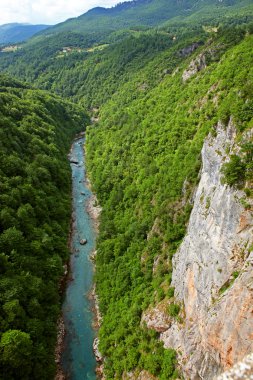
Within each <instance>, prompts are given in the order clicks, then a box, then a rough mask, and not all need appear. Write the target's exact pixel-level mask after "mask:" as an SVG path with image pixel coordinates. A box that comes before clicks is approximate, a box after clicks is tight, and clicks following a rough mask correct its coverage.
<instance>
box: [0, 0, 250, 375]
mask: <svg viewBox="0 0 253 380" xmlns="http://www.w3.org/2000/svg"><path fill="white" fill-rule="evenodd" d="M151 15H152V17H151ZM88 29H89V31H88ZM252 33H253V6H252V4H251V1H248V0H245V1H236V0H226V1H225V0H224V1H215V0H206V1H193V0H191V1H190V0H189V1H163V0H159V1H158V0H140V1H134V2H131V3H123V4H119V5H118V6H116V7H114V8H112V9H109V10H105V9H103V8H95V9H94V10H91V11H90V12H87V13H86V14H85V15H82V16H80V17H79V18H77V19H73V20H69V21H67V22H66V23H63V24H59V25H58V26H56V27H55V28H52V30H50V33H45V34H44V33H41V34H40V36H38V37H36V38H33V39H32V40H30V41H29V42H28V43H27V44H26V45H23V48H22V49H21V50H20V51H18V52H17V53H10V54H8V55H7V54H6V55H2V56H1V57H0V67H1V69H2V70H3V71H7V72H8V73H10V74H12V75H15V76H16V77H19V78H21V79H25V80H26V81H30V82H32V83H33V84H35V85H36V86H38V87H39V88H42V89H47V90H51V91H52V92H54V93H56V94H58V95H61V96H63V97H65V98H66V99H71V100H72V101H74V102H76V103H77V104H78V105H79V106H81V107H82V108H83V109H86V110H88V111H89V112H90V116H92V117H93V120H94V123H93V124H92V125H90V126H89V127H88V128H87V139H86V159H87V165H88V172H89V175H90V179H91V183H92V188H93V190H94V191H95V193H96V194H97V197H98V201H99V204H100V205H101V206H102V209H103V211H102V214H101V218H100V219H101V220H100V231H99V236H98V242H97V256H96V274H95V281H96V289H97V293H98V298H99V307H100V311H101V314H102V325H101V327H100V330H99V350H100V351H101V353H102V355H103V357H104V374H105V377H106V379H111V380H112V379H134V380H136V379H137V380H140V379H145V380H146V379H152V380H154V379H161V380H168V379H176V378H183V376H184V375H183V371H184V366H185V363H184V360H180V359H181V356H182V351H181V350H180V349H178V350H177V351H176V350H175V348H177V347H176V346H175V347H174V346H173V345H171V346H169V348H166V349H165V348H164V346H163V343H162V342H161V340H160V339H159V337H160V336H159V333H160V332H162V331H164V326H161V327H158V328H156V329H148V328H147V326H146V319H145V315H146V313H147V311H149V312H150V310H154V308H155V307H157V306H158V305H159V308H160V313H161V314H162V316H163V318H164V319H165V322H166V323H165V324H167V325H169V326H170V325H173V324H174V325H175V324H177V326H179V330H182V329H183V328H184V327H185V325H186V322H187V321H186V310H185V307H184V303H183V302H182V301H179V300H178V299H177V298H176V296H175V289H174V287H173V286H172V284H171V281H172V276H173V256H174V255H175V253H176V252H177V251H178V248H179V247H180V245H181V243H182V241H183V239H184V237H185V234H186V231H187V226H188V222H189V217H190V215H191V211H192V207H193V203H194V194H195V190H196V186H197V184H198V181H199V179H200V170H201V165H202V162H201V149H202V147H203V143H204V141H205V138H206V137H207V136H208V135H209V136H213V138H214V137H215V136H216V135H217V126H222V128H224V130H226V128H227V126H228V125H231V124H232V125H233V126H234V128H235V131H236V132H235V134H236V147H235V148H234V146H233V149H234V151H233V150H232V147H231V146H229V143H228V144H227V146H224V150H225V151H226V152H227V155H228V157H227V158H226V160H227V161H226V163H225V159H224V166H223V169H222V170H223V171H222V173H223V183H225V184H227V186H228V187H231V188H234V189H240V191H243V192H244V193H243V194H245V195H244V196H245V198H243V200H242V203H243V205H244V206H243V207H245V210H247V211H249V212H251V203H250V202H252V191H253V190H252V180H253V174H252V151H253V148H252V146H253V142H252V132H251V129H252V127H253V125H252V118H253V92H252V88H253V87H252V78H253V71H252V70H253V69H252V62H253V49H252V47H253V35H252ZM3 80H4V79H2V81H3ZM5 81H7V82H3V85H2V86H3V90H2V92H1V96H2V97H3V99H5V98H6V99H7V100H6V101H5V103H4V102H3V104H4V106H3V112H4V117H5V120H7V123H10V127H9V128H8V133H10V132H9V131H12V130H13V134H12V135H10V138H8V139H7V140H6V141H7V142H6V143H4V144H3V147H2V149H7V150H8V152H11V149H14V151H13V153H11V155H10V154H9V156H8V157H7V155H6V151H3V152H4V153H3V155H2V156H3V158H4V159H5V160H6V162H7V163H6V164H5V165H4V166H3V168H2V167H1V170H2V172H3V178H6V180H4V181H3V182H2V183H1V186H3V188H4V189H6V194H5V196H2V192H1V197H3V202H6V203H3V204H4V208H3V210H4V211H3V216H2V212H1V223H3V224H2V230H3V231H4V232H3V233H2V235H1V238H0V248H1V250H2V251H3V258H2V262H3V268H4V269H3V271H4V277H3V281H6V284H7V285H8V284H9V282H8V281H9V280H8V279H9V278H10V276H12V281H13V279H14V280H15V283H17V285H16V291H15V292H13V289H12V291H10V290H8V289H9V288H8V286H7V285H5V282H4V285H3V288H4V289H5V292H7V295H6V298H4V300H3V304H4V306H3V313H4V314H3V322H2V323H3V324H4V328H5V330H6V331H7V332H6V333H4V334H3V335H2V341H1V349H2V351H1V353H2V355H3V358H4V362H3V363H4V368H5V370H6V371H10V372H8V376H10V378H12V377H11V376H13V378H15V374H14V373H15V371H14V372H11V371H13V368H18V365H20V364H21V362H22V363H25V365H23V366H22V370H23V371H24V373H23V374H22V376H23V378H24V379H25V378H26V377H28V378H38V379H39V378H41V379H43V378H45V372H43V369H42V366H43V365H44V364H43V363H45V361H46V358H47V357H48V355H49V356H50V355H51V356H52V353H53V349H52V347H53V344H54V341H55V330H54V324H52V323H51V322H52V320H53V323H54V322H55V318H56V316H57V313H58V306H57V307H55V305H58V301H59V296H58V295H57V292H56V290H57V289H56V287H53V286H51V283H54V284H55V283H56V282H57V281H58V279H59V276H60V274H61V273H62V262H63V261H64V260H65V259H66V257H67V256H66V255H67V252H66V237H67V230H68V219H67V216H68V215H69V198H67V196H68V195H69V180H68V179H67V177H66V173H67V166H66V167H65V166H64V165H67V164H66V162H64V161H63V162H62V161H61V164H60V160H63V156H64V154H66V149H67V147H68V144H69V139H70V137H71V136H72V135H73V134H72V132H73V130H76V125H77V124H76V122H78V123H79V122H80V119H79V116H78V115H79V113H78V112H79V109H77V108H75V107H74V106H73V105H71V104H70V103H67V104H65V103H63V101H60V100H59V99H58V98H55V97H53V96H52V95H49V94H48V93H46V94H44V93H43V92H41V91H39V90H34V89H31V88H29V87H28V86H25V85H22V84H20V83H18V82H15V83H14V84H13V85H8V80H7V79H6V80H5ZM31 94H32V95H31ZM48 98H50V101H49V100H47V101H46V99H48ZM12 103H13V104H14V105H15V109H14V108H13V107H11V108H10V107H9V105H10V104H12ZM7 105H8V107H9V108H8V110H7ZM62 107H64V109H65V107H66V109H67V111H63V108H62ZM1 109H2V108H1ZM26 112H27V113H28V115H27V114H26ZM62 112H63V113H62ZM64 112H67V113H64ZM35 113H36V116H35V115H34V114H35ZM53 115H56V116H53ZM70 118H71V119H72V121H71V122H70V121H69V120H70ZM41 119H42V121H43V122H41ZM2 120H3V119H2ZM30 121H32V122H31V123H30ZM59 121H60V123H59ZM13 123H15V125H13ZM81 124H83V123H81ZM7 125H9V124H7ZM38 125H39V126H40V127H38ZM48 125H50V126H51V127H49V126H48ZM67 125H73V129H71V130H72V132H71V130H70V129H69V128H67ZM79 127H80V123H79ZM31 128H32V129H31ZM54 132H55V133H54ZM3 136H4V138H5V139H6V136H7V134H6V132H5V133H4V134H3ZM245 136H246V137H247V138H246V140H247V141H246V142H245ZM34 139H35V140H34ZM231 141H232V140H231ZM45 142H46V144H45ZM1 143H2V139H1ZM23 146H25V147H26V149H25V150H24V149H23V150H22V147H23ZM37 150H38V152H37ZM217 155H220V156H221V155H222V153H221V152H220V151H219V150H218V151H217ZM230 156H231V157H230ZM21 159H22V160H24V162H25V165H24V164H22V165H21V161H20V160H21ZM10 160H11V161H10ZM13 162H15V164H13ZM41 164H43V165H42V167H40V165H41ZM37 166H39V168H37ZM5 168H6V169H5ZM63 168H64V169H63ZM5 170H6V171H5ZM8 170H9V171H8ZM23 181H24V182H23ZM42 183H43V186H42ZM44 187H45V188H44ZM16 188H17V189H18V190H16ZM23 188H24V189H23ZM14 189H15V190H14ZM19 189H20V190H19ZM9 198H10V199H9ZM0 199H1V198H0ZM34 199H36V202H35V201H34ZM42 199H43V201H42ZM8 202H9V203H8ZM37 202H38V203H37ZM41 202H43V207H42V203H41ZM201 202H202V203H203V202H205V213H208V210H209V207H210V199H205V197H204V195H203V199H202V200H201ZM203 204H204V203H203ZM52 205H54V207H52ZM56 205H57V208H55V207H56ZM33 209H34V210H33ZM14 215H17V217H15V218H14ZM31 220H33V222H32V223H31ZM39 220H41V224H40V222H39ZM33 226H35V227H33ZM59 235H61V239H59ZM10 239H11V240H10ZM9 241H13V243H12V244H9ZM245 244H246V242H245ZM21 247H24V248H22V249H21ZM64 247H65V248H64ZM8 250H9V251H8ZM22 252H25V255H23V254H22ZM32 252H34V253H32ZM52 252H54V253H53V255H52ZM203 254H204V253H203ZM6 255H8V256H10V258H9V259H8V260H7V258H6ZM35 255H36V256H35ZM26 257H28V258H29V259H28V260H27V259H26ZM241 257H242V255H241V256H240V260H242V258H241ZM37 262H39V265H36V263H37ZM34 267H35V269H33V268H34ZM199 267H201V263H200V264H199ZM13 268H14V269H13ZM16 268H21V270H20V271H19V273H17V269H16ZM219 270H220V271H221V272H222V270H223V268H219ZM218 273H219V272H218ZM233 273H236V275H234V277H233V281H234V280H235V279H236V278H237V277H238V276H239V272H238V271H235V270H234V272H233ZM49 275H50V276H51V278H50V279H48V276H49ZM24 278H25V281H24ZM45 279H47V283H46V285H45ZM22 281H23V282H22ZM50 281H51V282H50ZM182 281H183V279H182ZM233 281H231V280H230V282H228V283H229V286H231V285H232V284H233ZM228 283H226V284H225V285H226V287H225V288H222V287H221V289H222V290H221V293H222V294H223V293H224V289H225V291H226V290H227V289H228V288H229V286H228V285H227V284H228ZM27 284H28V285H27ZM29 284H31V287H29V286H30V285H29ZM35 285H36V286H35ZM24 286H27V292H28V294H30V293H31V294H30V295H29V297H30V298H28V301H27V298H25V297H27V296H24V295H23V294H24V293H25V292H24V291H23V287H24ZM31 288H33V289H35V290H36V289H37V290H36V292H35V293H34V290H33V292H32V291H31ZM6 289H7V290H6ZM29 292H30V293H29ZM4 294H5V293H4ZM22 297H23V298H22ZM46 299H47V300H48V299H49V300H50V302H51V303H50V302H49V303H48V304H47V306H44V303H45V300H46ZM30 302H31V303H32V305H35V306H36V307H35V306H34V307H33V306H31V307H30V306H29V305H30ZM6 305H7V306H6ZM48 308H50V313H49V312H48ZM33 310H36V312H35V311H34V313H35V314H33ZM35 315H36V316H37V315H39V319H40V320H39V321H38V320H37V317H35ZM20 316H21V317H20ZM154 318H155V317H154ZM221 318H222V316H221ZM42 320H44V322H41V321H42ZM6 321H7V322H6ZM6 323H7V325H6ZM221 323H222V321H221ZM34 326H35V327H34ZM37 326H39V328H37ZM47 326H49V327H47ZM49 328H51V330H50V329H49ZM9 330H10V331H9ZM13 330H14V332H13ZM16 330H20V331H19V332H17V331H16ZM35 330H36V331H39V336H40V338H41V340H40V343H38V341H37V340H36V339H37V336H36V334H35V333H34V335H33V332H34V331H35ZM46 331H47V333H46ZM16 341H17V342H18V343H17V344H16V345H15V342H16ZM19 342H24V345H26V347H27V349H26V350H25V352H31V350H32V348H31V347H35V348H33V352H34V355H35V358H38V360H37V361H35V362H34V365H33V366H32V369H31V370H29V368H30V360H31V356H30V355H28V356H27V357H26V356H25V353H24V352H21V353H19V351H17V352H18V354H17V355H16V356H15V355H14V352H15V353H16V347H17V345H18V344H19ZM22 346H23V343H22ZM45 346H48V347H49V348H48V351H47V349H46V348H45ZM8 350H9V351H8ZM36 350H37V351H36ZM9 352H11V353H12V352H13V355H9ZM4 355H5V356H4ZM190 355H191V354H190ZM190 355H189V357H188V358H187V360H188V362H190ZM217 355H218V354H217ZM9 357H12V358H13V357H14V358H15V360H14V361H12V362H10V363H9V362H8V360H7V358H9ZM43 360H44V362H43ZM178 362H179V363H180V366H179V365H178ZM13 363H15V364H13ZM17 363H19V364H17ZM231 363H232V361H231ZM231 363H230V365H231ZM232 364H233V363H232ZM15 366H16V367H15ZM208 366H209V367H210V368H212V363H211V361H210V362H208V363H206V367H207V368H208ZM6 368H7V369H6ZM222 369H223V367H222V365H220V367H219V368H218V370H219V371H221V370H222ZM194 370H195V369H194ZM29 371H31V372H29ZM32 371H35V372H36V376H38V377H32V374H34V373H35V372H32ZM44 371H48V372H47V373H46V377H47V378H52V374H53V366H48V367H47V369H44ZM196 371H198V368H197V369H196ZM6 373H7V372H6ZM9 373H10V375H9ZM38 374H39V375H38ZM42 374H44V375H42ZM211 375H212V374H211ZM211 375H210V376H211ZM43 376H44V377H43ZM209 378H211V377H209ZM209 378H208V379H209Z"/></svg>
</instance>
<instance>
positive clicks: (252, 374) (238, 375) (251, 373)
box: [214, 354, 253, 380]
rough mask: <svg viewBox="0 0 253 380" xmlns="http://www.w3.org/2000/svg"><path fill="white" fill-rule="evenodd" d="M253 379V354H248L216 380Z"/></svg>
mask: <svg viewBox="0 0 253 380" xmlns="http://www.w3.org/2000/svg"><path fill="white" fill-rule="evenodd" d="M252 379H253V354H250V355H248V356H246V357H245V358H244V359H243V360H242V361H241V362H239V363H237V364H236V365H234V366H233V368H231V369H230V370H228V371H226V372H224V373H223V374H222V375H220V376H218V377H216V378H215V379H214V380H252Z"/></svg>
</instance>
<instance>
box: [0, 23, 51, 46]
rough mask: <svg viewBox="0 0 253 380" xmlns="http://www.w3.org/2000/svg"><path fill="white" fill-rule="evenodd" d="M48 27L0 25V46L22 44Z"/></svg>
mask: <svg viewBox="0 0 253 380" xmlns="http://www.w3.org/2000/svg"><path fill="white" fill-rule="evenodd" d="M48 27H49V26H48V25H29V24H18V23H12V24H4V25H0V44H8V43H15V42H23V41H26V40H28V38H31V37H32V36H33V35H34V34H35V33H38V32H40V31H42V30H43V29H46V28H48Z"/></svg>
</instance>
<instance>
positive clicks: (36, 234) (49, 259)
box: [0, 75, 87, 380]
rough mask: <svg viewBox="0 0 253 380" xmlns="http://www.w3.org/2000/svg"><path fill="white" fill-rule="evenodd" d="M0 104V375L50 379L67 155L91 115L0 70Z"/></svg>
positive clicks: (62, 258) (67, 204) (65, 221)
mask: <svg viewBox="0 0 253 380" xmlns="http://www.w3.org/2000/svg"><path fill="white" fill-rule="evenodd" d="M0 105H1V106H0V136H1V137H0V157H1V160H0V161H1V168H0V176H1V182H0V232H1V234H0V272H1V278H0V294H1V299H0V330H1V337H0V378H1V379H4V380H7V379H8V380H10V379H49V378H53V376H54V372H55V363H54V349H55V343H56V320H57V318H58V315H59V310H60V295H59V281H60V278H61V276H62V275H63V272H64V268H63V265H64V264H65V263H66V262H67V260H68V255H69V252H68V245H67V240H68V234H69V225H70V215H71V196H70V194H71V183H70V178H71V177H70V168H69V163H68V160H67V153H68V151H69V148H70V144H71V141H72V139H73V136H74V135H75V133H77V132H79V131H80V130H83V129H84V124H85V123H86V121H87V118H86V116H85V114H84V113H83V112H81V110H80V108H79V107H78V106H76V105H73V104H71V103H68V102H67V101H62V100H61V99H60V98H57V97H55V96H53V95H50V94H49V93H44V92H42V91H40V90H36V89H34V88H31V87H30V86H28V85H25V84H23V83H21V82H18V81H14V80H11V79H10V78H8V77H5V76H2V75H1V76H0Z"/></svg>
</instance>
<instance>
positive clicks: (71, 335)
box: [62, 138, 96, 380]
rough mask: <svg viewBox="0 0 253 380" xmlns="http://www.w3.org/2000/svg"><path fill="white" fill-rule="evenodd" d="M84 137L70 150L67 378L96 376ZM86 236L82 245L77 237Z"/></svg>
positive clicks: (81, 379)
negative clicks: (70, 223) (70, 199)
mask: <svg viewBox="0 0 253 380" xmlns="http://www.w3.org/2000/svg"><path fill="white" fill-rule="evenodd" d="M83 144H84V139H83V138H80V139H77V140H75V141H74V143H73V145H72V150H71V154H70V161H73V160H75V161H76V162H78V163H73V162H72V163H71V168H72V196H73V201H72V202H73V225H72V241H71V251H72V255H71V262H70V268H71V269H70V270H71V281H69V283H68V284H67V289H66V295H65V301H64V303H63V318H64V323H65V329H66V335H65V339H64V349H63V353H62V368H63V370H64V372H65V373H66V375H67V378H68V379H70V380H95V379H96V373H95V368H96V360H95V356H94V353H93V348H92V345H93V339H94V337H95V332H94V329H93V328H92V321H93V312H92V310H91V309H92V304H91V301H90V299H89V292H90V291H91V287H92V277H93V265H92V262H91V261H90V259H89V256H90V254H91V252H92V251H93V249H94V247H95V229H94V227H93V223H92V220H91V219H90V217H89V214H88V213H87V211H86V207H85V205H86V202H87V200H88V198H89V197H90V196H91V192H90V191H89V189H88V188H87V187H86V185H85V167H84V152H83ZM81 239H87V244H85V245H81V244H80V240H81Z"/></svg>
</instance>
